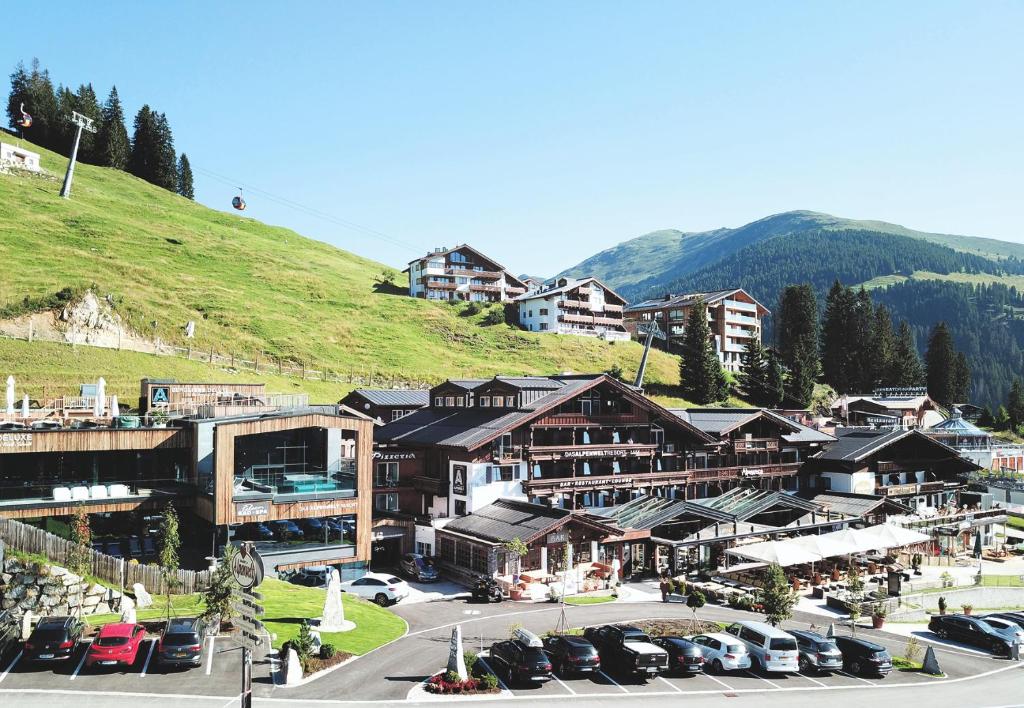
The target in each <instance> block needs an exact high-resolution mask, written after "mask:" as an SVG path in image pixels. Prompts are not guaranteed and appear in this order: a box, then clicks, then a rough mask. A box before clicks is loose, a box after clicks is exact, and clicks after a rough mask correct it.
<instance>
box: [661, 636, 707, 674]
mask: <svg viewBox="0 0 1024 708" xmlns="http://www.w3.org/2000/svg"><path fill="white" fill-rule="evenodd" d="M651 642H652V643H653V644H655V645H657V646H659V647H661V648H662V649H664V650H665V651H667V652H668V670H669V673H676V674H685V675H688V676H693V675H694V674H699V673H700V672H701V671H703V670H704V653H703V652H702V651H701V649H700V645H699V644H694V643H693V642H691V641H690V640H689V639H683V638H682V637H655V638H654V639H652V640H651Z"/></svg>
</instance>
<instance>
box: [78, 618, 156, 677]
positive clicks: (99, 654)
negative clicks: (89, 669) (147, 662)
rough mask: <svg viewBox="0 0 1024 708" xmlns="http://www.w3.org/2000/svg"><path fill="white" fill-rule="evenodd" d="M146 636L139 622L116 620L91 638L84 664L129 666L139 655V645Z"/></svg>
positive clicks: (144, 629)
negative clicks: (131, 622) (128, 622)
mask: <svg viewBox="0 0 1024 708" xmlns="http://www.w3.org/2000/svg"><path fill="white" fill-rule="evenodd" d="M145 638H146V628H145V627H143V626H142V625H141V624H125V623H123V622H118V623H116V624H108V625H106V626H104V627H103V629H101V630H100V633H99V634H98V635H97V636H96V638H95V639H94V640H92V645H91V646H90V647H89V653H88V654H86V655H85V665H86V666H96V665H100V666H117V665H118V664H124V665H125V666H131V665H132V664H134V663H135V657H137V656H138V655H139V647H140V646H142V640H143V639H145Z"/></svg>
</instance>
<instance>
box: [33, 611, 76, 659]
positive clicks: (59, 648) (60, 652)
mask: <svg viewBox="0 0 1024 708" xmlns="http://www.w3.org/2000/svg"><path fill="white" fill-rule="evenodd" d="M84 628H85V625H84V623H83V622H82V621H81V620H78V619H75V618H74V617H43V618H42V619H40V620H39V623H38V624H37V625H36V628H35V629H33V630H32V634H30V635H29V637H28V641H26V642H25V659H27V660H28V661H63V660H64V659H70V658H71V655H72V654H74V653H75V647H76V646H78V640H79V639H81V638H82V631H83V629H84Z"/></svg>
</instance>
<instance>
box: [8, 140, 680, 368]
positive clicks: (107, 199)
mask: <svg viewBox="0 0 1024 708" xmlns="http://www.w3.org/2000/svg"><path fill="white" fill-rule="evenodd" d="M0 139H2V140H4V141H5V142H6V141H11V140H13V138H10V137H9V136H7V135H0ZM29 147H30V146H29ZM31 149H35V150H37V151H38V152H40V153H41V154H42V156H43V166H44V168H46V169H47V170H48V171H50V173H51V177H49V178H41V177H32V176H23V175H11V174H0V264H2V266H0V267H2V273H3V277H2V278H0V308H3V309H5V310H6V313H5V314H6V315H7V316H8V317H10V316H13V315H17V314H23V313H26V312H31V311H33V310H39V309H41V308H43V307H45V306H46V304H47V300H50V299H52V295H53V294H54V293H56V292H58V291H60V290H62V289H65V288H70V289H72V290H73V291H77V292H80V291H82V290H84V289H85V288H89V287H92V288H93V289H94V290H95V291H96V292H97V293H98V294H100V295H106V294H108V293H109V294H110V295H112V297H113V301H114V303H115V307H116V312H117V313H118V314H120V316H121V317H122V319H123V321H124V322H126V323H127V324H128V325H129V326H130V327H131V329H132V330H133V331H135V332H137V333H139V334H142V335H145V336H155V337H159V338H160V339H161V340H162V341H165V342H177V343H180V344H184V343H185V340H184V338H183V333H182V328H183V326H184V325H185V323H186V322H188V321H189V320H194V321H196V323H197V329H196V336H195V339H194V340H193V341H192V344H193V346H195V347H196V348H202V349H209V348H211V347H212V348H214V349H216V350H217V351H219V352H223V353H236V354H238V355H240V356H241V355H247V356H250V357H251V356H252V355H253V354H254V353H255V352H262V353H263V356H264V357H280V358H284V359H287V360H292V361H296V362H308V363H309V364H310V365H314V364H316V365H318V366H322V367H327V368H329V369H331V370H334V371H339V372H346V371H350V370H353V371H355V372H357V373H363V372H374V373H376V374H378V375H386V376H393V377H397V378H399V379H411V380H425V381H436V380H440V379H442V378H445V377H448V376H470V375H479V376H485V375H492V374H496V373H538V374H539V373H553V372H559V371H565V370H573V371H595V370H597V371H600V370H606V369H609V368H611V367H612V366H613V365H616V364H617V365H619V366H621V367H622V368H623V369H624V370H625V372H626V373H627V374H629V373H630V372H632V371H634V370H635V368H636V365H637V363H638V361H639V358H640V347H639V345H636V344H634V343H618V344H615V345H612V344H608V343H605V342H600V341H592V340H587V339H583V338H579V337H559V336H552V335H541V334H531V333H527V332H521V331H519V330H516V329H514V328H512V327H509V326H506V325H496V326H484V324H483V322H482V319H483V314H476V315H469V314H468V313H466V312H465V308H464V307H454V306H449V305H444V304H438V303H431V302H426V301H424V300H416V299H413V298H409V297H407V296H405V295H403V294H402V292H404V288H402V287H397V288H396V287H394V286H387V285H385V286H381V285H379V284H378V283H377V282H376V281H377V279H378V276H379V275H380V274H381V273H382V271H385V270H386V267H385V266H384V265H382V264H380V263H375V262H373V261H371V260H368V259H365V258H360V257H358V256H355V255H353V254H351V253H348V252H346V251H342V250H340V249H338V248H335V247H333V246H330V245H328V244H325V243H322V242H319V241H314V240H311V239H307V238H304V237H302V236H300V235H298V234H296V233H294V232H292V231H290V230H288V229H284V228H279V227H274V226H269V225H266V224H262V223H260V222H258V221H255V220H253V219H249V218H243V217H240V216H238V215H236V214H233V213H232V214H228V213H223V212H219V211H215V210H212V209H209V208H206V207H204V206H202V205H199V204H196V203H194V202H191V201H188V200H186V199H182V198H181V197H178V196H176V195H174V194H170V193H168V192H166V191H164V190H161V189H158V188H156V187H153V186H152V185H150V184H148V183H146V182H144V181H142V180H139V179H136V178H134V177H132V176H130V175H127V174H125V173H123V172H119V171H116V170H109V169H104V168H99V167H93V166H91V165H84V164H80V165H79V166H78V167H77V168H76V172H75V183H74V194H73V199H71V200H70V201H68V200H63V199H60V198H59V197H58V196H57V192H58V190H59V187H60V181H59V179H58V175H62V174H63V170H64V167H65V165H66V161H65V159H64V158H62V157H60V156H58V155H56V154H54V153H51V152H48V151H46V150H41V149H39V148H31ZM403 279H404V276H402V275H398V283H399V284H401V282H402V280H403ZM35 346H36V345H35V344H33V345H28V344H25V345H20V346H8V347H6V348H5V349H4V350H3V353H4V355H5V356H4V357H2V358H0V373H3V372H4V371H6V370H7V369H19V371H20V373H22V377H23V378H22V380H23V382H25V383H27V384H29V385H31V384H32V381H34V380H35V381H37V382H38V383H39V384H41V385H42V384H45V385H47V386H53V385H56V384H57V383H59V382H60V381H62V380H64V381H66V383H67V384H68V385H73V384H77V383H78V382H80V381H82V380H89V379H90V377H92V378H95V376H97V375H101V374H103V373H104V371H103V368H102V367H103V366H110V359H109V358H108V357H109V355H110V352H104V353H103V355H102V356H100V354H98V353H91V352H97V351H98V350H95V349H92V348H90V347H78V348H77V350H76V356H75V358H73V359H72V358H65V359H62V361H66V362H67V363H66V369H65V370H55V369H54V368H52V367H48V368H47V370H46V372H45V374H44V373H43V372H42V371H40V372H39V373H38V375H37V374H34V373H33V370H34V368H36V367H25V366H23V365H22V364H23V361H24V360H28V359H29V358H31V357H32V355H31V354H30V353H29V352H31V351H33V347H35ZM115 356H116V354H115ZM8 357H10V359H8ZM23 358H24V359H23ZM93 359H94V362H93V363H90V362H91V361H92V360H93ZM128 359H131V360H132V361H136V360H137V361H139V362H145V365H144V366H143V365H142V364H140V365H139V367H136V365H135V364H132V365H130V366H128V369H130V370H131V373H132V374H135V373H141V374H146V375H152V376H160V375H161V372H162V371H163V370H164V369H169V368H171V365H170V364H166V363H165V361H168V360H165V359H163V358H155V357H152V356H150V357H138V355H134V356H132V357H128V356H127V355H126V357H125V360H128ZM126 366H127V365H126ZM26 368H28V370H26ZM140 368H141V369H142V370H141V371H140V370H137V369H140ZM127 375H129V374H127V373H125V376H127ZM210 375H211V376H213V375H216V374H215V373H211V374H210ZM34 376H36V377H37V378H35V379H34V378H33V377H34ZM648 376H649V380H650V381H652V382H657V383H663V384H674V383H676V382H677V381H678V371H677V359H676V358H675V357H671V356H668V355H664V354H662V353H660V352H659V353H657V355H656V356H655V357H654V359H653V361H652V362H651V365H650V366H649V367H648ZM25 377H27V379H26V378H25Z"/></svg>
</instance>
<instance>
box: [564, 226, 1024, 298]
mask: <svg viewBox="0 0 1024 708" xmlns="http://www.w3.org/2000/svg"><path fill="white" fill-rule="evenodd" d="M821 231H869V232H872V233H878V234H886V235H891V236H902V237H908V238H913V239H918V240H922V241H927V242H930V243H934V244H938V245H940V246H945V247H947V248H952V249H954V250H956V251H960V252H964V253H971V254H974V255H979V256H984V257H986V258H991V259H997V260H998V259H1001V258H1007V257H1010V256H1015V257H1017V258H1024V244H1018V243H1009V242H1005V241H997V240H995V239H987V238H976V237H971V236H955V235H951V234H935V233H927V232H923V231H915V230H913V229H908V228H906V227H903V226H899V225H897V224H889V223H886V222H884V221H871V220H857V219H844V218H841V217H836V216H831V215H829V214H821V213H818V212H813V211H790V212H785V213H782V214H775V215H772V216H768V217H765V218H763V219H759V220H757V221H754V222H751V223H749V224H746V225H744V226H741V227H739V228H735V229H724V228H723V229H715V230H712V231H702V232H690V233H686V232H682V231H675V230H671V229H666V230H662V231H655V232H652V233H649V234H646V235H644V236H640V237H638V238H635V239H631V240H629V241H626V242H624V243H621V244H619V245H618V246H615V247H613V248H610V249H607V250H605V251H602V252H600V253H598V254H596V255H594V256H591V257H590V258H588V259H586V260H584V261H583V262H581V263H579V264H578V265H576V266H573V267H572V268H569V269H568V270H566V271H565V272H564V274H566V275H570V276H575V277H580V276H584V275H595V276H597V277H598V278H600V279H601V280H603V281H605V282H606V283H608V284H609V285H610V286H611V287H613V288H615V289H617V290H618V291H619V292H620V293H622V294H623V295H625V296H626V297H627V298H630V299H636V298H638V297H640V296H641V295H642V294H646V293H650V292H655V291H658V290H659V289H671V287H672V286H673V285H674V281H678V280H680V279H683V278H685V277H686V276H688V275H690V274H691V273H694V272H697V271H699V270H701V269H702V268H706V267H708V266H712V265H713V264H715V263H717V262H719V261H721V260H722V259H725V258H728V257H730V256H732V255H734V254H736V253H738V252H739V251H740V250H742V249H744V248H747V247H750V246H753V245H755V244H758V243H761V242H763V241H770V240H772V239H776V238H781V237H794V236H801V235H804V234H807V233H812V232H821Z"/></svg>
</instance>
